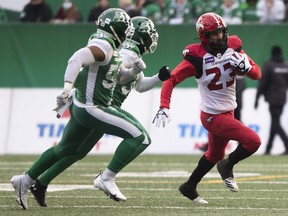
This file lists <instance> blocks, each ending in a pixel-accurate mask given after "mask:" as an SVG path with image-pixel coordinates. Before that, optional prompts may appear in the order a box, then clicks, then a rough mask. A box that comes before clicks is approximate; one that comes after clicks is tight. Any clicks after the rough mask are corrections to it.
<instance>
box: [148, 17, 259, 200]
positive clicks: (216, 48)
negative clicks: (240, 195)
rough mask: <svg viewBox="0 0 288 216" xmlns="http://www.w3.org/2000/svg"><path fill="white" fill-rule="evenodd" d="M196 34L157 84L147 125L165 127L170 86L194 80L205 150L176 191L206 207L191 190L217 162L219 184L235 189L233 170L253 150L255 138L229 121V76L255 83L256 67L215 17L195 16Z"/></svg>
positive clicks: (232, 106)
mask: <svg viewBox="0 0 288 216" xmlns="http://www.w3.org/2000/svg"><path fill="white" fill-rule="evenodd" d="M196 30H197V33H198V36H199V38H200V40H201V43H197V44H190V45H188V46H187V47H186V48H185V49H184V51H183V58H184V59H183V60H182V62H181V63H180V64H179V65H178V66H177V67H176V68H175V69H174V70H173V71H172V73H171V78H170V79H168V80H167V81H166V82H164V83H163V86H162V90H161V104H160V109H159V111H158V113H157V114H156V116H155V118H154V120H153V122H154V123H155V124H156V126H158V127H159V126H161V125H163V126H165V124H166V123H167V122H169V120H170V116H169V109H170V99H171V95H172V91H173V88H174V87H175V86H176V85H177V84H178V83H180V82H182V81H183V80H185V79H186V78H188V77H192V76H194V77H195V78H196V81H197V83H198V88H199V91H200V96H201V116H200V118H201V122H202V124H203V126H204V127H205V128H206V129H207V131H208V142H209V144H208V150H207V151H206V152H205V154H204V155H203V156H202V157H201V159H200V160H199V163H198V165H197V167H196V168H195V170H194V171H193V172H192V175H191V176H190V178H189V179H188V181H187V182H185V183H183V184H182V185H181V186H180V187H179V191H180V193H182V195H184V196H186V197H188V198H189V199H190V200H192V201H194V202H195V203H200V204H206V203H208V202H207V201H206V200H204V199H203V198H201V197H200V196H199V194H198V192H197V190H196V188H197V185H198V183H199V182H200V181H201V179H202V178H203V176H204V175H206V174H207V173H208V172H209V171H210V170H211V169H212V168H213V167H214V166H215V164H217V169H218V171H219V173H220V175H221V178H222V179H223V181H224V183H225V185H226V186H227V187H228V188H229V189H230V190H231V191H234V192H236V191H238V185H237V183H236V182H235V180H234V175H233V166H234V165H235V164H237V163H238V162H239V161H241V160H243V159H245V158H247V157H249V156H250V155H252V154H253V153H255V152H256V151H257V149H258V148H259V146H260V144H261V140H260V138H259V136H258V135H257V134H256V133H255V132H254V131H253V130H251V129H250V128H248V127H246V126H245V125H243V124H242V123H241V122H240V121H239V120H237V119H235V118H234V115H233V110H234V109H235V108H236V106H237V104H236V95H235V94H236V93H235V76H236V75H241V76H247V77H249V78H251V79H255V80H258V79H260V77H261V70H260V68H259V66H258V65H257V64H256V63H255V62H254V61H253V60H252V59H251V58H250V57H249V56H248V55H247V54H245V52H244V50H243V49H242V42H241V40H240V39H239V37H238V36H236V35H233V36H228V30H227V25H226V24H225V22H224V21H223V19H222V18H221V17H220V16H219V15H217V14H215V13H205V14H203V15H202V16H200V17H199V19H198V20H197V23H196ZM230 140H236V141H238V142H239V145H238V147H237V148H236V149H235V151H233V152H232V153H231V154H230V155H229V156H228V158H227V159H225V160H223V158H224V156H225V147H226V146H227V144H228V142H229V141H230Z"/></svg>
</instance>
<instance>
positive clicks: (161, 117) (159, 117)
mask: <svg viewBox="0 0 288 216" xmlns="http://www.w3.org/2000/svg"><path fill="white" fill-rule="evenodd" d="M170 121H171V118H170V114H169V109H167V108H160V109H159V110H158V112H157V114H156V116H155V117H154V119H153V121H152V123H153V124H154V123H155V125H156V127H161V124H162V126H163V128H164V127H165V126H166V124H168V123H169V122H170Z"/></svg>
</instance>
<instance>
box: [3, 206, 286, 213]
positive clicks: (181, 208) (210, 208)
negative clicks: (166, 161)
mask: <svg viewBox="0 0 288 216" xmlns="http://www.w3.org/2000/svg"><path fill="white" fill-rule="evenodd" d="M14 207H15V205H0V208H14ZM39 208H40V207H39ZM49 208H60V209H61V208H62V209H65V208H103V209H108V208H110V209H116V208H117V209H179V210H195V209H196V210H213V211H215V210H221V211H222V210H251V211H281V212H282V211H285V212H286V211H287V210H288V208H252V207H246V208H245V207H239V208H236V207H215V206H214V207H212V206H211V207H207V206H206V207H204V206H200V205H196V204H193V206H191V207H183V206H126V205H125V206H124V205H121V206H120V205H117V206H115V205H113V206H109V205H83V206H78V205H72V206H61V205H49Z"/></svg>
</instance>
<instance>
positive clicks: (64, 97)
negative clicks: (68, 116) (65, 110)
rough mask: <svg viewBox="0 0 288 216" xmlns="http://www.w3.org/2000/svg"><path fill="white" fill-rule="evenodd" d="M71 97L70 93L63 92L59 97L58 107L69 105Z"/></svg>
mask: <svg viewBox="0 0 288 216" xmlns="http://www.w3.org/2000/svg"><path fill="white" fill-rule="evenodd" d="M70 95H71V92H70V91H67V90H63V92H62V93H61V94H60V95H58V96H57V99H56V101H57V107H60V106H63V105H65V104H66V103H67V101H68V99H69V97H70Z"/></svg>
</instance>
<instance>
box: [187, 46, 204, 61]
mask: <svg viewBox="0 0 288 216" xmlns="http://www.w3.org/2000/svg"><path fill="white" fill-rule="evenodd" d="M204 54H205V50H204V48H203V47H202V46H201V44H190V45H188V46H186V47H185V48H184V50H183V52H182V56H183V58H186V56H196V57H202V56H203V55H204Z"/></svg>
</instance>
